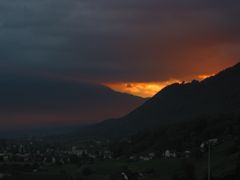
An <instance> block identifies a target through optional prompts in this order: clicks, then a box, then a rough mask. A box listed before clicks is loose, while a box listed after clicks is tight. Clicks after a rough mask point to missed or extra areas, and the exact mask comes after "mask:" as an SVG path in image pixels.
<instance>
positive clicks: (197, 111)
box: [85, 63, 240, 137]
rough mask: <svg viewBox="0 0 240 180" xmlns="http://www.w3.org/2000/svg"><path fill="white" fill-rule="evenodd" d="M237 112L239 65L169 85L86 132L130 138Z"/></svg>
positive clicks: (239, 110) (239, 106) (239, 94)
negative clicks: (203, 77)
mask: <svg viewBox="0 0 240 180" xmlns="http://www.w3.org/2000/svg"><path fill="white" fill-rule="evenodd" d="M238 112H240V63H239V64H237V65H235V66H233V67H231V68H228V69H226V70H224V71H222V72H220V73H218V74H217V75H215V76H213V77H210V78H207V79H205V80H203V81H201V82H198V81H196V80H194V81H192V82H191V83H186V84H185V83H182V84H178V83H176V84H172V85H170V86H168V87H166V88H165V89H163V90H162V91H160V92H159V93H158V94H156V95H155V96H154V97H153V98H151V99H150V100H148V101H147V102H146V103H144V104H143V105H142V106H140V107H139V108H137V109H136V110H134V111H132V112H131V113H130V114H128V115H126V116H125V117H123V118H121V119H115V120H107V121H104V122H102V123H99V124H97V125H95V126H93V127H90V128H88V129H87V130H85V133H86V132H87V133H88V134H89V135H90V134H91V133H92V134H102V135H108V134H111V136H112V137H113V136H120V135H129V134H132V133H136V132H138V131H140V130H144V129H148V128H156V127H159V126H161V125H164V124H169V123H175V122H181V121H188V120H191V119H194V118H197V117H199V116H206V115H215V114H219V113H238Z"/></svg>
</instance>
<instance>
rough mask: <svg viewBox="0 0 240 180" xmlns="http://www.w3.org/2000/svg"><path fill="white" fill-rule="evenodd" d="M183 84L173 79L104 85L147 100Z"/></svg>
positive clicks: (200, 76) (204, 75)
mask: <svg viewBox="0 0 240 180" xmlns="http://www.w3.org/2000/svg"><path fill="white" fill-rule="evenodd" d="M213 75H214V74H211V75H206V74H202V75H198V76H197V77H195V79H197V80H200V81H201V80H203V79H206V78H208V77H211V76H213ZM181 82H183V81H181V80H177V79H171V80H168V81H162V82H119V83H103V84H104V85H105V86H108V87H109V88H111V89H113V90H115V91H118V92H122V93H128V94H132V95H135V96H140V97H144V98H147V97H152V96H154V95H155V94H157V93H158V92H159V91H161V90H162V89H163V88H165V87H166V86H169V85H171V84H173V83H181Z"/></svg>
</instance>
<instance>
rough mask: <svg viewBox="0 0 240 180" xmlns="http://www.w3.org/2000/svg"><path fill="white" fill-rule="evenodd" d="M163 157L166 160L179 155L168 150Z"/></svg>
mask: <svg viewBox="0 0 240 180" xmlns="http://www.w3.org/2000/svg"><path fill="white" fill-rule="evenodd" d="M163 157H164V158H176V157H177V154H176V153H175V152H171V151H170V150H166V151H165V152H164V153H163Z"/></svg>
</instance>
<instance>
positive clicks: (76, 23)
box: [0, 0, 240, 110]
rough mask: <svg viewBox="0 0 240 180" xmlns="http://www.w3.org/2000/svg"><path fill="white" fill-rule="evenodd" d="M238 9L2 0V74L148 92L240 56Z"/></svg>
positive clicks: (207, 1) (139, 1)
mask: <svg viewBox="0 0 240 180" xmlns="http://www.w3.org/2000/svg"><path fill="white" fill-rule="evenodd" d="M239 9H240V1H238V0H230V1H226V0H194V1H193V0H181V1H179V0H147V1H146V0H51V1H49V0H41V1H39V0H21V1H19V0H11V1H9V0H1V1H0V72H1V77H0V78H2V79H5V78H6V74H9V73H12V74H15V75H16V76H22V75H24V76H28V77H35V76H37V77H44V78H46V79H58V80H62V81H64V82H65V81H69V82H70V81H71V82H72V81H74V82H76V83H82V82H87V83H93V84H102V85H107V86H108V87H110V88H112V89H114V90H117V91H120V92H127V93H131V94H134V95H138V96H142V97H150V96H152V95H154V94H155V93H157V92H158V91H159V90H160V89H162V88H163V87H164V86H166V85H168V84H171V83H172V82H179V81H190V80H191V79H202V78H201V77H207V76H210V75H213V74H215V73H216V72H218V71H220V70H222V69H224V68H226V67H228V66H231V65H233V64H235V63H237V62H239V59H240V23H239V19H240V10H239ZM46 84H47V82H46ZM2 96H4V95H2ZM26 98H28V97H26ZM47 101H48V100H46V103H48V102H47ZM10 110H11V108H10Z"/></svg>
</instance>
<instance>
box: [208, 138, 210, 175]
mask: <svg viewBox="0 0 240 180" xmlns="http://www.w3.org/2000/svg"><path fill="white" fill-rule="evenodd" d="M208 180H211V142H210V141H209V142H208Z"/></svg>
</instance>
